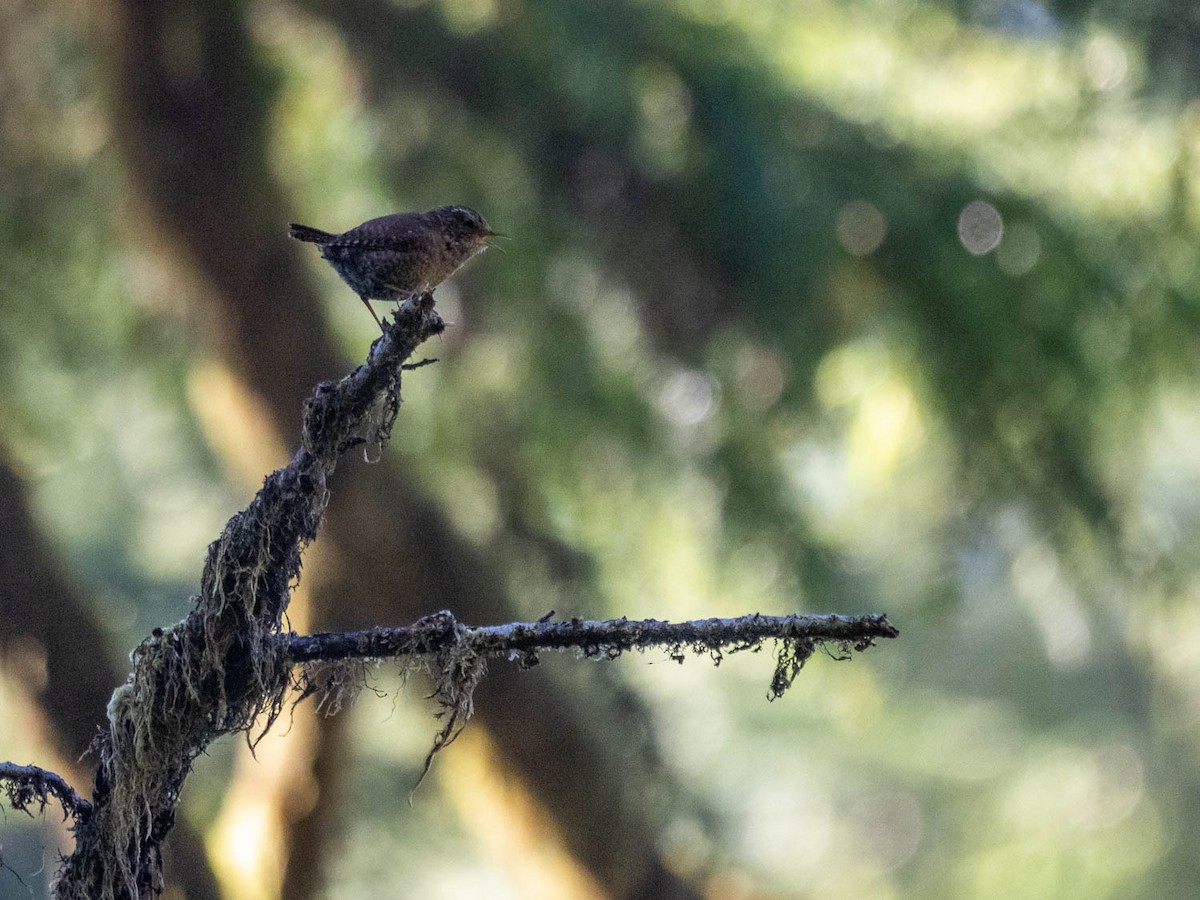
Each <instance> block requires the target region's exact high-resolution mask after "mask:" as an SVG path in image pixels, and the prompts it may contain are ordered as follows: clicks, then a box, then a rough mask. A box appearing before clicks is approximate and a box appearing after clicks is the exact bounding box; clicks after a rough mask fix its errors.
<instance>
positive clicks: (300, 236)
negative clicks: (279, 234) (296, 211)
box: [288, 222, 334, 244]
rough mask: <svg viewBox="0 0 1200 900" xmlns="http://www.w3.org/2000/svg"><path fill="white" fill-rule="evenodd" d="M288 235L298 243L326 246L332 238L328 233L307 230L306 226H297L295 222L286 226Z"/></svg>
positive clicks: (314, 229)
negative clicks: (304, 242)
mask: <svg viewBox="0 0 1200 900" xmlns="http://www.w3.org/2000/svg"><path fill="white" fill-rule="evenodd" d="M288 234H290V235H291V236H292V237H294V238H295V239H296V240H298V241H307V242H308V243H310V244H327V243H329V241H331V240H332V239H333V237H334V236H333V235H332V234H330V233H329V232H328V231H322V230H321V229H320V228H309V227H308V226H307V225H297V224H296V223H295V222H293V223H292V224H291V225H289V226H288Z"/></svg>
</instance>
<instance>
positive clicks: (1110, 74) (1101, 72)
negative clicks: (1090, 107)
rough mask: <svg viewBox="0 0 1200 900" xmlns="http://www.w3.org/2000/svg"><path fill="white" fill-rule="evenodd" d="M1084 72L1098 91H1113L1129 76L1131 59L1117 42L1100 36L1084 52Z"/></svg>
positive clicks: (1089, 43) (1088, 44) (1088, 43)
mask: <svg viewBox="0 0 1200 900" xmlns="http://www.w3.org/2000/svg"><path fill="white" fill-rule="evenodd" d="M1083 70H1084V72H1085V73H1086V74H1087V78H1088V82H1089V83H1090V84H1091V86H1092V87H1093V88H1095V89H1096V90H1098V91H1111V90H1112V89H1113V88H1115V87H1117V86H1118V85H1119V84H1120V83H1121V82H1122V81H1124V80H1125V76H1126V75H1127V74H1129V57H1128V56H1126V55H1125V50H1124V49H1123V48H1122V47H1121V45H1120V44H1118V43H1117V42H1116V41H1115V40H1113V39H1112V38H1110V37H1108V36H1107V35H1099V36H1097V37H1094V38H1092V39H1091V40H1090V41H1088V42H1087V46H1086V47H1085V48H1084V50H1083Z"/></svg>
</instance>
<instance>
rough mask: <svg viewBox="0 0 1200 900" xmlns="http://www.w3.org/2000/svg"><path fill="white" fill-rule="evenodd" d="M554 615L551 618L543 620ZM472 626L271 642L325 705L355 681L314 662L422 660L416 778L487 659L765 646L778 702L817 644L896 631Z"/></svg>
mask: <svg viewBox="0 0 1200 900" xmlns="http://www.w3.org/2000/svg"><path fill="white" fill-rule="evenodd" d="M551 615H552V614H551ZM549 618H550V617H549V616H547V617H546V618H545V619H544V620H540V621H538V622H528V623H526V622H517V623H512V624H508V625H488V626H483V627H471V626H469V625H464V624H462V623H461V622H459V621H458V620H457V619H456V618H455V617H454V615H453V613H451V612H450V611H449V610H443V611H442V612H439V613H435V614H434V615H432V616H426V617H425V618H423V619H420V620H418V621H417V622H416V623H415V624H413V625H409V626H402V627H399V628H372V629H371V630H369V631H354V632H342V633H323V634H313V635H307V636H300V635H296V634H291V635H283V636H281V637H280V638H279V641H280V643H281V644H282V645H283V650H282V655H283V656H285V657H287V658H289V659H291V660H292V661H293V662H296V663H307V664H309V665H307V666H306V668H305V671H304V672H303V674H302V675H301V678H300V685H301V688H302V690H303V694H302V696H308V695H310V694H313V693H324V694H325V695H326V696H332V697H333V698H334V699H333V701H332V703H331V704H330V708H331V709H333V710H336V709H337V708H339V707H340V706H341V705H342V702H343V696H342V695H343V693H346V692H350V693H353V692H354V691H355V690H356V689H357V688H358V687H360V686H361V684H362V682H361V679H359V678H355V677H353V676H350V677H346V675H345V673H344V671H343V670H344V667H343V666H337V665H335V666H333V667H332V668H325V667H321V666H314V665H311V664H313V663H328V662H333V663H345V662H347V661H349V660H356V659H357V660H365V659H381V658H391V657H426V658H427V662H428V663H429V664H430V666H429V667H430V669H431V674H432V675H433V677H434V680H435V683H436V688H435V690H434V694H433V696H434V698H435V699H436V700H437V702H438V704H439V706H441V716H442V717H443V718H444V719H445V724H444V725H443V726H442V729H441V730H440V731H439V732H438V734H437V735H436V737H435V738H434V742H433V747H432V748H430V750H429V753H428V755H427V756H426V757H425V765H424V768H423V770H422V773H421V777H422V778H424V776H425V773H426V772H428V771H429V767H430V765H431V764H432V763H433V758H434V756H436V755H437V753H438V752H439V751H440V750H442V748H444V747H445V746H447V745H448V744H450V743H451V742H452V741H453V740H454V739H455V738H456V737H457V736H458V734H459V732H461V730H462V728H463V727H464V726H465V725H466V723H467V720H468V719H470V718H471V716H472V714H473V713H474V709H475V707H474V699H473V698H474V692H475V687H476V685H478V684H479V681H480V679H482V678H483V676H484V674H485V673H486V671H487V660H488V659H495V658H504V659H511V660H515V661H516V662H518V663H519V664H520V665H521V667H522V668H532V667H533V666H536V665H537V664H538V653H539V652H540V651H542V650H568V649H570V648H575V649H576V650H577V651H578V652H579V653H580V654H581V655H582V656H585V657H588V658H592V659H616V658H617V657H618V656H620V655H621V654H622V653H625V652H626V651H628V650H635V649H636V650H645V649H646V648H648V647H665V648H666V649H667V651H668V652H669V653H670V655H671V658H672V659H674V660H676V661H678V662H682V661H683V659H684V654H685V651H689V650H690V651H691V652H693V653H707V654H708V655H710V656H711V657H712V658H713V659H714V661H715V662H717V663H718V664H719V663H720V662H721V660H722V659H723V658H724V654H725V653H738V652H741V651H744V650H752V651H755V650H758V649H759V648H760V647H761V646H762V644H763V642H764V641H767V640H774V641H776V642H777V643H778V645H779V647H778V650H777V654H776V661H775V673H774V675H772V677H771V689H770V691H769V692H768V694H767V697H768V699H770V700H776V699H778V698H779V697H782V696H783V694H784V692H785V691H787V689H788V688H790V687H791V686H792V682H793V681H795V679H796V675H797V674H799V672H800V670H801V669H802V668H803V667H804V664H805V663H806V662H807V661H808V659H809V657H810V656H812V655H813V653H814V652H815V651H816V649H817V647H818V646H821V645H823V644H826V643H836V644H839V645H840V648H841V651H842V654H841V655H839V656H837V657H835V658H838V659H845V658H846V654H848V652H849V650H850V649H851V648H853V649H854V650H858V651H860V652H861V651H863V650H866V649H867V648H868V647H870V646H872V645H873V644H874V643H875V639H876V638H895V637H898V636H899V634H900V631H899V629H897V628H896V627H895V626H894V625H892V623H891V622H889V621H888V619H887V616H885V615H868V616H854V617H850V616H837V615H827V616H801V615H790V616H764V615H761V614H759V613H754V614H753V615H749V616H741V617H740V618H737V619H715V618H714V619H698V620H695V621H691V622H678V623H672V622H661V621H659V620H657V619H643V620H641V621H633V622H631V621H630V620H629V619H626V618H620V619H609V620H607V621H603V622H596V621H588V620H584V619H569V620H567V621H565V622H551V621H549Z"/></svg>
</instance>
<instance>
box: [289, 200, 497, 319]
mask: <svg viewBox="0 0 1200 900" xmlns="http://www.w3.org/2000/svg"><path fill="white" fill-rule="evenodd" d="M288 232H289V234H291V236H292V237H294V238H295V239H296V240H298V241H307V242H308V243H310V244H316V245H317V246H318V247H320V248H321V256H323V257H325V259H326V260H328V261H329V264H330V265H331V266H333V269H334V271H335V272H337V273H338V275H340V276H341V278H342V281H344V282H346V284H348V285H350V287H351V289H352V290H353V291H354V293H356V294H358V297H359V299H360V300H362V302H363V303H364V304H365V305H366V307H367V309H368V311H370V313H371V315H372V316H374V318H375V322H376V323H377V324H378V325H379V327H380V329H381V330H382V329H383V322H381V321H380V320H379V316H378V315H376V313H375V310H374V308H373V307H372V306H371V301H372V300H385V301H395V300H409V299H411V298H414V297H419V296H421V295H422V294H428V293H430V292H431V291H433V289H434V288H435V287H437V286H438V285H439V284H441V283H442V282H443V281H445V280H446V279H447V278H449V277H450V276H451V275H453V274H454V273H455V272H456V271H458V269H459V268H460V267H461V266H462V265H463V264H464V263H465V262H467V260H469V259H470V258H471V257H472V256H475V255H476V254H478V253H482V252H483V251H484V250H486V249H487V248H488V243H487V239H488V238H489V237H491V236H492V235H494V234H495V233H496V232H494V231H492V229H491V228H489V227H488V224H487V222H485V221H483V216H481V215H479V213H477V212H475V210H473V209H468V208H467V207H465V206H439V207H438V208H437V209H431V210H430V211H429V212H423V213H395V214H393V215H390V216H380V217H379V218H378V219H369V220H367V221H366V222H363V223H362V224H361V225H359V226H358V227H356V228H351V229H350V230H349V231H344V232H342V233H341V234H330V233H329V232H328V231H321V230H320V229H319V228H310V227H308V226H307V225H297V224H295V223H293V224H291V225H289V226H288Z"/></svg>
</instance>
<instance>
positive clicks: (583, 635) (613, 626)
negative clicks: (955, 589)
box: [283, 611, 900, 663]
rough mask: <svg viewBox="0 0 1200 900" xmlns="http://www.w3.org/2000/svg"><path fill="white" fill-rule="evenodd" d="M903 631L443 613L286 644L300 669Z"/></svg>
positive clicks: (877, 625) (864, 641)
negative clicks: (507, 619)
mask: <svg viewBox="0 0 1200 900" xmlns="http://www.w3.org/2000/svg"><path fill="white" fill-rule="evenodd" d="M899 633H900V632H899V630H898V629H897V628H895V626H893V625H892V624H891V623H890V622H889V621H888V619H887V616H885V615H867V616H838V615H824V616H802V615H789V616H764V615H761V614H759V613H754V614H753V615H749V616H741V617H739V618H736V619H696V620H693V621H689V622H674V623H673V622H662V621H659V620H658V619H642V620H640V621H630V620H629V619H625V618H620V619H608V620H606V621H591V620H584V619H568V620H565V621H562V622H550V621H546V622H517V623H512V624H508V625H486V626H482V627H472V626H469V625H464V624H462V623H461V622H459V621H458V620H457V619H455V618H454V616H453V615H452V614H451V613H449V612H446V611H443V612H440V613H436V614H435V615H432V616H426V617H425V618H423V619H421V620H419V621H418V622H416V623H415V624H413V625H409V626H402V627H397V628H372V629H370V630H369V631H353V632H339V633H324V634H313V635H307V636H300V635H295V634H293V635H285V636H283V640H284V641H285V642H286V645H287V647H286V652H287V654H288V655H289V656H290V657H291V658H292V660H293V661H294V662H298V663H301V662H313V661H316V660H324V661H331V660H340V659H366V658H376V659H377V658H384V657H394V656H411V655H422V654H429V653H439V652H442V651H444V650H446V649H448V648H450V647H459V648H462V649H467V650H469V651H471V652H473V654H474V655H476V656H480V657H492V658H495V657H508V658H515V657H519V656H521V655H523V654H528V653H536V652H538V651H540V650H568V649H572V648H574V649H577V650H579V651H580V652H582V653H583V654H584V655H585V656H607V657H615V656H619V655H620V654H621V653H623V652H625V651H626V650H632V649H644V648H647V647H666V648H668V649H671V650H678V649H680V648H684V647H687V648H691V649H696V650H701V649H707V650H722V649H730V650H742V649H748V648H750V647H753V646H756V645H758V644H759V643H761V642H762V641H764V640H771V639H775V640H781V641H788V642H795V641H807V642H812V643H814V644H820V643H826V642H835V643H844V644H847V645H851V646H853V647H854V648H855V649H856V650H864V649H866V648H867V647H869V646H870V645H871V644H872V643H873V642H874V639H875V638H894V637H897V636H898V635H899Z"/></svg>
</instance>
